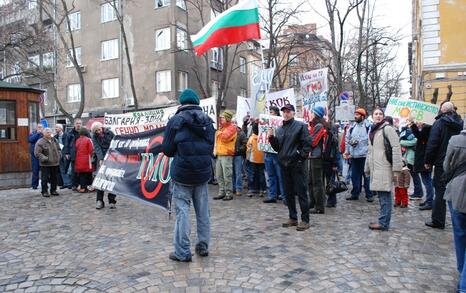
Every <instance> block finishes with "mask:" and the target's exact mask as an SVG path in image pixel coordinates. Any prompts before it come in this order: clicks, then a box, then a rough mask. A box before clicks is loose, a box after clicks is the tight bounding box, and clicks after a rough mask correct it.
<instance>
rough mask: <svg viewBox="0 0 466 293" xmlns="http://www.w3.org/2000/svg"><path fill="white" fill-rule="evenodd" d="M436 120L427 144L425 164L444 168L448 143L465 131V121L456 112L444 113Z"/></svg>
mask: <svg viewBox="0 0 466 293" xmlns="http://www.w3.org/2000/svg"><path fill="white" fill-rule="evenodd" d="M435 119H436V121H435V122H434V125H432V130H431V131H430V135H429V141H428V142H427V147H426V156H425V164H428V165H431V166H438V167H442V166H443V161H444V160H445V155H446V153H447V146H448V141H449V140H450V138H451V137H452V136H453V135H457V134H459V133H460V131H461V130H462V129H463V120H461V118H460V116H458V114H456V113H455V112H448V113H442V114H440V115H439V116H437V117H436V118H435Z"/></svg>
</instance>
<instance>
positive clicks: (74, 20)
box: [67, 11, 81, 31]
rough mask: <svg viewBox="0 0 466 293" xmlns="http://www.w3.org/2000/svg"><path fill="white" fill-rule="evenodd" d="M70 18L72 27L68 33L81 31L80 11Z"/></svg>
mask: <svg viewBox="0 0 466 293" xmlns="http://www.w3.org/2000/svg"><path fill="white" fill-rule="evenodd" d="M68 18H69V19H70V27H69V29H68V31H76V30H79V29H81V12H80V11H76V12H73V13H70V14H69V15H68ZM67 25H68V23H67Z"/></svg>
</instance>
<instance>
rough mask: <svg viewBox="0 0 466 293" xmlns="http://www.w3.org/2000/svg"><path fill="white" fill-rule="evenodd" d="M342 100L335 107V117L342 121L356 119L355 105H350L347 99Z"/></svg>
mask: <svg viewBox="0 0 466 293" xmlns="http://www.w3.org/2000/svg"><path fill="white" fill-rule="evenodd" d="M345 102H346V103H344V100H342V101H341V104H340V106H336V107H335V119H336V120H340V121H351V120H354V110H355V106H354V105H350V104H349V103H348V102H347V101H345Z"/></svg>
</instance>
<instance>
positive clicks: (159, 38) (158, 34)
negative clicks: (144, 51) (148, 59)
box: [155, 27, 170, 51]
mask: <svg viewBox="0 0 466 293" xmlns="http://www.w3.org/2000/svg"><path fill="white" fill-rule="evenodd" d="M168 49H170V28H169V27H167V28H163V29H159V30H156V31H155V51H161V50H168Z"/></svg>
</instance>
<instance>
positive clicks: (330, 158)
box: [322, 131, 338, 162]
mask: <svg viewBox="0 0 466 293" xmlns="http://www.w3.org/2000/svg"><path fill="white" fill-rule="evenodd" d="M337 153H338V136H336V135H335V134H334V133H333V131H327V133H326V135H325V136H324V143H323V146H322V159H323V160H324V161H326V162H334V161H335V160H336V157H337Z"/></svg>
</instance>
